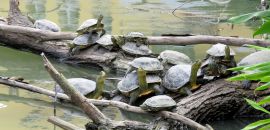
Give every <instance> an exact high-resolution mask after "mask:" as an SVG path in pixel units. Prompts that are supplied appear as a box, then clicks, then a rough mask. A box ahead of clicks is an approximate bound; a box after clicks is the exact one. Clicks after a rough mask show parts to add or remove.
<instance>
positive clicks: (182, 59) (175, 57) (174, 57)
mask: <svg viewBox="0 0 270 130" xmlns="http://www.w3.org/2000/svg"><path fill="white" fill-rule="evenodd" d="M158 59H160V60H161V61H162V62H163V63H168V64H172V65H177V64H191V63H192V61H191V59H190V58H189V57H188V56H187V55H186V54H184V53H181V52H178V51H173V50H165V51H163V52H161V53H160V54H159V56H158Z"/></svg>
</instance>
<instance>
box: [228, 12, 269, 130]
mask: <svg viewBox="0 0 270 130" xmlns="http://www.w3.org/2000/svg"><path fill="white" fill-rule="evenodd" d="M255 18H259V19H260V20H262V21H263V24H262V25H261V26H260V27H259V28H258V29H257V30H255V32H254V33H253V37H255V36H257V35H261V34H270V10H265V11H258V12H253V13H248V14H243V15H240V16H235V17H232V18H230V19H229V20H228V22H230V23H232V24H239V23H244V22H247V21H249V20H252V19H255ZM245 46H246V47H250V48H254V49H256V50H269V51H270V48H265V47H260V46H254V45H245ZM230 70H232V71H239V72H241V74H239V75H237V76H234V77H231V78H229V79H228V80H230V81H241V80H253V81H259V82H264V84H263V85H261V86H259V87H257V88H256V89H255V91H263V90H266V89H269V88H270V62H264V63H259V64H255V65H251V66H238V67H235V68H231V69H230ZM245 100H246V101H247V103H248V104H249V105H251V106H252V107H253V108H254V109H257V110H260V111H262V112H264V113H267V114H270V112H269V111H268V110H266V109H265V108H263V107H262V106H263V105H266V104H270V95H269V96H266V97H265V98H264V99H262V100H260V101H258V102H256V101H252V100H250V99H245ZM252 129H258V130H269V129H270V119H264V120H259V121H256V122H254V123H251V124H249V125H247V126H246V127H245V128H243V130H252Z"/></svg>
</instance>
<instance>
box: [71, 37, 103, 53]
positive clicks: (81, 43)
mask: <svg viewBox="0 0 270 130" xmlns="http://www.w3.org/2000/svg"><path fill="white" fill-rule="evenodd" d="M98 38H99V36H98V34H97V33H95V32H92V33H87V34H82V35H79V36H77V37H76V38H74V39H73V41H72V42H71V43H69V52H70V54H71V55H75V54H78V53H79V51H80V50H81V49H85V48H87V47H89V46H91V45H94V44H95V42H96V40H97V39H98Z"/></svg>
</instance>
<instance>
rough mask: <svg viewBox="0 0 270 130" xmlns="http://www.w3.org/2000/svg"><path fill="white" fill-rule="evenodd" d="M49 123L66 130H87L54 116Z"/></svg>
mask: <svg viewBox="0 0 270 130" xmlns="http://www.w3.org/2000/svg"><path fill="white" fill-rule="evenodd" d="M48 122H51V123H53V124H55V125H57V126H58V127H60V128H62V129H64V130H85V129H83V128H80V127H78V126H75V125H73V124H71V123H68V122H66V121H64V120H62V119H60V118H58V117H54V116H51V117H49V118H48Z"/></svg>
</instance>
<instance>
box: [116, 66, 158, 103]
mask: <svg viewBox="0 0 270 130" xmlns="http://www.w3.org/2000/svg"><path fill="white" fill-rule="evenodd" d="M147 77H148V78H147ZM147 80H148V81H147ZM159 82H160V79H158V78H155V77H152V76H148V75H146V72H145V71H144V70H143V69H142V68H138V70H137V71H132V72H131V73H129V74H127V75H126V76H125V77H124V78H123V79H122V80H121V81H119V82H118V84H117V89H118V90H119V92H121V93H122V94H124V95H125V96H128V97H130V100H129V104H133V103H134V102H135V101H136V99H137V98H138V97H141V96H145V95H148V94H150V93H153V92H156V93H159V94H161V93H162V91H161V89H160V88H158V87H159V86H157V87H155V85H154V84H156V83H159ZM148 83H149V84H153V86H151V85H149V84H148Z"/></svg>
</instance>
